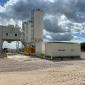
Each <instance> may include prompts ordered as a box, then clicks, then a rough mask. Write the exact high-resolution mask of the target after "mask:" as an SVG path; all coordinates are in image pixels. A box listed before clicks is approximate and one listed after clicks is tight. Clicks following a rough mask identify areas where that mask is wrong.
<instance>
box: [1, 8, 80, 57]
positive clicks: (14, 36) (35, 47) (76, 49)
mask: <svg viewBox="0 0 85 85" xmlns="http://www.w3.org/2000/svg"><path fill="white" fill-rule="evenodd" d="M43 16H44V13H43V11H42V10H41V9H36V10H34V11H32V15H31V20H29V21H25V22H23V23H22V30H23V32H21V31H20V29H19V28H17V27H14V26H12V25H10V26H0V50H1V51H2V44H3V41H8V42H10V41H21V42H22V43H23V45H24V52H25V53H27V54H29V53H34V54H36V55H41V54H43V55H44V56H51V58H53V57H79V56H80V44H78V43H69V42H62V43H61V42H43V29H44V23H43Z"/></svg>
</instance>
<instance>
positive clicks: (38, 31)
mask: <svg viewBox="0 0 85 85" xmlns="http://www.w3.org/2000/svg"><path fill="white" fill-rule="evenodd" d="M32 21H33V28H34V31H33V36H34V38H33V41H34V44H35V48H36V54H38V53H40V52H41V50H42V42H43V28H44V24H43V11H42V10H41V9H36V10H34V12H33V16H32Z"/></svg>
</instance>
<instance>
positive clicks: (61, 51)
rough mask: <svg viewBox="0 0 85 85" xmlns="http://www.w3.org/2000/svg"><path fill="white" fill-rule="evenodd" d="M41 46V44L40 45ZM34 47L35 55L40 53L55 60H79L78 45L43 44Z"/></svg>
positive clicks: (63, 43) (61, 43) (62, 43)
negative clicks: (55, 58) (64, 58)
mask: <svg viewBox="0 0 85 85" xmlns="http://www.w3.org/2000/svg"><path fill="white" fill-rule="evenodd" d="M40 44H41V43H40ZM40 44H39V43H38V44H37V45H36V53H37V55H39V54H40V53H41V54H43V55H45V56H47V57H51V59H52V58H53V57H57V58H59V57H60V58H62V57H66V58H70V57H71V58H79V57H80V52H81V50H80V44H78V43H70V42H43V43H42V44H41V45H40Z"/></svg>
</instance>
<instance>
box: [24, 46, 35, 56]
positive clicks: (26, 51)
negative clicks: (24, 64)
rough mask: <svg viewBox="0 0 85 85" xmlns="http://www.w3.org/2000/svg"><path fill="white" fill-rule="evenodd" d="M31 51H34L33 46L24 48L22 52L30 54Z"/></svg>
mask: <svg viewBox="0 0 85 85" xmlns="http://www.w3.org/2000/svg"><path fill="white" fill-rule="evenodd" d="M33 53H35V48H33V47H29V48H24V54H26V55H30V54H33Z"/></svg>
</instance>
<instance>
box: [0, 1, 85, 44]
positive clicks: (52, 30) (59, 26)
mask: <svg viewBox="0 0 85 85" xmlns="http://www.w3.org/2000/svg"><path fill="white" fill-rule="evenodd" d="M36 8H41V9H42V10H43V11H44V18H43V20H44V39H45V40H47V41H72V42H82V41H85V0H0V24H2V25H7V24H16V23H18V24H19V25H20V26H21V22H22V21H23V20H28V19H30V17H31V16H30V15H31V10H33V9H36Z"/></svg>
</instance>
